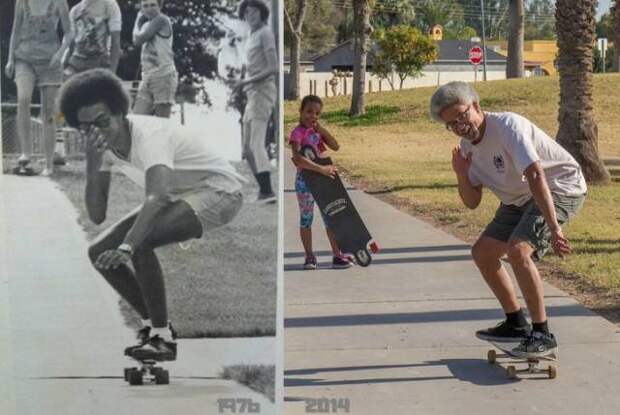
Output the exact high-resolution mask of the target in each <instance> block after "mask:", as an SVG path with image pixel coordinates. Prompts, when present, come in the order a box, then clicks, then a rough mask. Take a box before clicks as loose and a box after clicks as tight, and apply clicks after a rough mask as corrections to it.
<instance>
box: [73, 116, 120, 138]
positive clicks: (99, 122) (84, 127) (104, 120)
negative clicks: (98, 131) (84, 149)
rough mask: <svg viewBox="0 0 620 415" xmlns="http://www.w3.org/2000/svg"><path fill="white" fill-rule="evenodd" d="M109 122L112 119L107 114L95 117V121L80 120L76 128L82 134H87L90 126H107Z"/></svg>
mask: <svg viewBox="0 0 620 415" xmlns="http://www.w3.org/2000/svg"><path fill="white" fill-rule="evenodd" d="M111 122H112V119H111V118H110V117H109V116H106V115H102V116H101V117H99V118H97V119H96V120H95V121H91V122H81V123H80V125H79V126H78V130H79V131H80V132H81V133H82V134H88V132H89V131H90V128H91V127H97V128H108V127H109V126H110V123H111Z"/></svg>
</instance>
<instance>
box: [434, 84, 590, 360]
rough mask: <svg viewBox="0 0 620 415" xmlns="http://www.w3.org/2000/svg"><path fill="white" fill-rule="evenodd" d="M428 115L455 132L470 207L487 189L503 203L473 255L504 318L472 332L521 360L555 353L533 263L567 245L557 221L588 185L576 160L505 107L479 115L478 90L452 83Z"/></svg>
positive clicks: (568, 214) (455, 162)
mask: <svg viewBox="0 0 620 415" xmlns="http://www.w3.org/2000/svg"><path fill="white" fill-rule="evenodd" d="M430 107H431V108H430V111H431V116H432V117H433V119H434V120H436V121H439V122H442V123H444V124H445V126H446V128H447V129H448V130H450V131H452V132H453V133H454V134H455V135H457V136H459V137H461V141H460V145H458V146H457V147H455V148H454V149H453V151H452V168H453V169H454V172H455V173H456V177H457V181H458V191H459V195H460V197H461V199H462V201H463V203H464V204H465V206H467V207H468V208H470V209H475V208H476V207H478V205H479V204H480V201H481V199H482V189H483V188H485V187H486V188H488V189H489V190H490V191H491V192H493V193H494V194H495V195H496V196H497V197H498V198H499V199H500V201H501V203H500V205H499V208H498V209H497V212H496V213H495V217H494V218H493V220H492V221H491V223H489V225H488V226H487V227H486V229H485V230H484V231H483V232H482V235H481V236H480V237H479V238H478V240H477V241H476V243H475V244H474V246H473V247H472V256H473V258H474V261H475V263H476V265H477V266H478V268H479V270H480V272H481V274H482V276H483V277H484V279H485V281H486V283H487V284H488V285H489V287H490V288H491V290H492V291H493V293H494V294H495V296H496V297H497V299H498V300H499V302H500V304H501V306H502V308H503V310H504V312H505V314H506V320H505V321H502V322H501V323H499V324H498V325H497V326H496V327H492V328H489V329H485V330H479V331H478V332H476V336H477V337H478V338H480V339H483V340H490V341H496V342H519V341H520V344H519V345H518V346H517V347H515V348H514V349H513V350H512V351H513V352H514V354H516V355H518V356H522V357H540V356H547V355H552V354H555V352H556V349H557V342H556V339H555V337H554V335H553V334H551V333H550V331H549V328H548V326H547V315H546V310H545V304H544V293H543V285H542V280H541V278H540V274H539V272H538V269H537V268H536V264H535V263H534V260H539V259H540V258H541V257H542V256H543V255H544V254H545V252H546V251H547V250H548V249H549V248H550V247H552V248H553V250H554V251H555V252H556V254H558V255H559V256H563V255H566V254H569V253H570V252H571V247H570V244H569V242H568V240H567V239H566V238H565V237H564V233H563V231H562V226H561V225H563V224H564V223H566V222H568V220H569V219H570V218H572V217H573V216H574V215H575V214H576V213H577V212H578V211H579V209H580V208H581V206H582V205H583V202H584V199H585V195H586V190H587V188H586V183H585V180H584V177H583V174H582V172H581V168H580V166H579V164H578V163H577V162H576V161H575V159H574V158H573V157H572V156H571V155H570V154H569V153H568V152H567V151H566V150H564V149H563V148H562V147H561V146H560V145H559V144H557V143H556V142H555V141H554V140H553V139H551V138H550V137H549V136H548V135H547V134H545V133H544V132H543V131H542V130H541V129H540V128H538V127H537V126H536V125H534V124H533V123H532V122H531V121H529V120H527V119H526V118H524V117H522V116H520V115H518V114H514V113H511V112H498V113H493V112H484V111H482V109H481V108H480V99H479V97H478V94H477V93H476V91H475V90H474V89H473V88H472V87H471V86H470V85H469V84H466V83H464V82H450V83H449V84H446V85H444V86H442V87H441V88H439V89H438V90H437V91H435V93H434V94H433V97H432V98H431V104H430ZM504 255H507V256H508V261H509V262H510V265H511V266H512V269H513V270H514V273H515V276H516V279H517V282H518V284H519V287H520V288H521V292H522V293H523V297H524V298H525V302H526V304H527V308H528V310H529V313H530V316H531V318H532V326H530V325H529V324H528V323H527V320H526V318H525V315H524V313H523V311H522V310H521V308H520V306H519V302H518V300H517V295H516V292H515V288H514V286H513V284H512V282H511V279H510V277H509V275H508V273H507V271H506V269H505V268H504V266H503V265H502V263H501V261H500V258H502V257H503V256H504Z"/></svg>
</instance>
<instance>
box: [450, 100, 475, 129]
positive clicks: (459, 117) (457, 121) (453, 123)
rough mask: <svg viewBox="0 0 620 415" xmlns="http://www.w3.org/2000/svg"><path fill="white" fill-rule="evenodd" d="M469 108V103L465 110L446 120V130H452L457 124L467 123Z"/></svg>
mask: <svg viewBox="0 0 620 415" xmlns="http://www.w3.org/2000/svg"><path fill="white" fill-rule="evenodd" d="M470 109H471V105H469V106H468V107H467V109H466V110H465V111H463V112H461V113H459V115H457V116H456V118H455V119H454V120H452V121H450V122H447V123H446V130H452V131H454V130H455V129H456V127H458V126H459V125H462V124H465V123H467V122H468V121H469V110H470Z"/></svg>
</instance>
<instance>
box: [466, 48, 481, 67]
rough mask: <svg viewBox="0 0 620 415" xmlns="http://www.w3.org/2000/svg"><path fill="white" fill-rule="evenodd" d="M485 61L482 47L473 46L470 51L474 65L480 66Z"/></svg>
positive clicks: (470, 59) (470, 58) (470, 57)
mask: <svg viewBox="0 0 620 415" xmlns="http://www.w3.org/2000/svg"><path fill="white" fill-rule="evenodd" d="M483 59H484V53H483V52H482V48H481V47H480V46H473V47H472V48H471V49H469V61H470V62H471V63H472V64H473V65H479V64H480V62H482V60H483Z"/></svg>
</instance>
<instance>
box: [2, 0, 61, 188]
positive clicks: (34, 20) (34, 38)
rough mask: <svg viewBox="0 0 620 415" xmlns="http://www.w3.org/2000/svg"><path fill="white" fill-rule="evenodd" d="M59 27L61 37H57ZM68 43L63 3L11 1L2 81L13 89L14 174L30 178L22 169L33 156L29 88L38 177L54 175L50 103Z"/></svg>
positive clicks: (29, 171)
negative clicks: (37, 125) (40, 157)
mask: <svg viewBox="0 0 620 415" xmlns="http://www.w3.org/2000/svg"><path fill="white" fill-rule="evenodd" d="M59 22H60V24H61V26H62V30H63V33H64V37H63V40H62V43H61V41H60V38H59V37H58V32H57V30H58V23H59ZM71 38H72V31H71V26H70V23H69V6H68V5H67V1H66V0H17V1H16V3H15V19H14V21H13V30H12V32H11V39H10V42H9V56H8V61H7V65H6V68H5V73H6V76H7V77H9V78H13V77H14V79H15V84H16V85H17V135H18V137H19V143H20V150H21V155H20V156H19V159H18V161H17V163H18V167H16V168H15V170H14V172H15V173H17V174H24V175H31V174H34V171H33V170H32V168H30V167H28V164H29V163H30V156H31V155H32V152H33V143H32V135H31V131H30V130H31V127H30V115H31V114H30V104H31V102H32V93H33V92H34V87H35V86H38V87H39V88H40V90H41V119H42V120H43V137H44V141H45V163H46V164H45V168H44V169H43V171H42V172H41V175H43V176H49V175H50V174H52V172H53V170H54V146H55V144H56V121H55V117H54V114H55V111H54V107H55V100H56V95H57V93H58V87H59V86H60V84H61V83H62V67H61V59H62V56H63V54H64V53H65V50H67V48H68V47H69V44H70V42H71Z"/></svg>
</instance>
